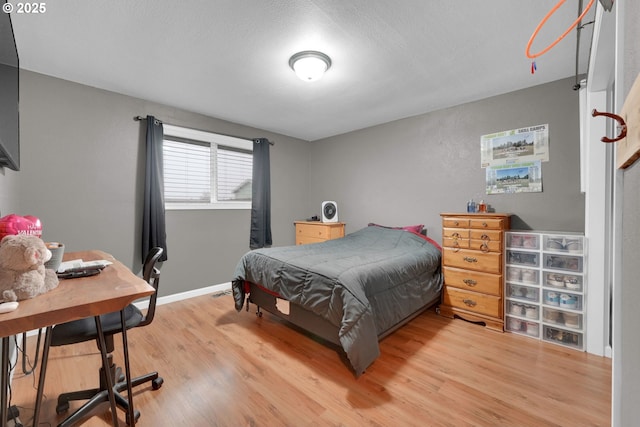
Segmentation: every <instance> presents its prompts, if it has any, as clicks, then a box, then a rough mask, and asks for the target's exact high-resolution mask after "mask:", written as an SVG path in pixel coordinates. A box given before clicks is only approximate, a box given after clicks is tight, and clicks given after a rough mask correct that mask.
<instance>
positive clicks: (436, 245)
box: [411, 231, 442, 252]
mask: <svg viewBox="0 0 640 427" xmlns="http://www.w3.org/2000/svg"><path fill="white" fill-rule="evenodd" d="M411 233H413V234H415V235H416V236H418V237H420V238H422V239H424V240H426V241H427V242H429V243H431V244H432V245H433V246H435V247H436V248H437V249H438V250H439V251H440V252H442V246H440V244H438V242H436V241H435V240H433V239H431V238H429V237H427V236H425V235H424V234H422V233H416V232H415V231H411Z"/></svg>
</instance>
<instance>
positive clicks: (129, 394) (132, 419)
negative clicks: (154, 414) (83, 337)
mask: <svg viewBox="0 0 640 427" xmlns="http://www.w3.org/2000/svg"><path fill="white" fill-rule="evenodd" d="M120 323H121V325H122V349H123V352H124V373H125V376H126V378H127V400H128V401H129V405H128V408H129V413H128V416H129V425H130V426H133V425H135V423H136V415H135V411H134V409H133V387H131V371H130V370H129V344H128V341H127V322H126V320H125V318H124V310H120Z"/></svg>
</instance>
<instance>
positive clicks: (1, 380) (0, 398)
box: [0, 337, 9, 426]
mask: <svg viewBox="0 0 640 427" xmlns="http://www.w3.org/2000/svg"><path fill="white" fill-rule="evenodd" d="M0 374H1V375H0V387H2V390H0V405H2V407H1V408H0V422H2V426H6V425H7V414H8V409H9V408H7V404H8V402H7V387H9V337H2V372H1V373H0Z"/></svg>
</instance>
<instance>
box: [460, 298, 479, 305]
mask: <svg viewBox="0 0 640 427" xmlns="http://www.w3.org/2000/svg"><path fill="white" fill-rule="evenodd" d="M462 302H463V303H465V304H466V305H467V306H469V307H475V306H476V302H475V301H474V300H472V299H463V300H462Z"/></svg>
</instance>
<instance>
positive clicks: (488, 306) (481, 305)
mask: <svg viewBox="0 0 640 427" xmlns="http://www.w3.org/2000/svg"><path fill="white" fill-rule="evenodd" d="M442 302H443V303H444V304H446V305H448V306H451V307H455V308H460V309H463V310H467V311H471V312H473V313H478V314H484V315H486V316H491V317H496V318H502V299H501V298H500V297H497V296H493V295H485V294H480V293H477V292H470V291H465V290H462V289H457V288H450V287H445V288H444V291H443V294H442Z"/></svg>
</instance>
